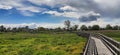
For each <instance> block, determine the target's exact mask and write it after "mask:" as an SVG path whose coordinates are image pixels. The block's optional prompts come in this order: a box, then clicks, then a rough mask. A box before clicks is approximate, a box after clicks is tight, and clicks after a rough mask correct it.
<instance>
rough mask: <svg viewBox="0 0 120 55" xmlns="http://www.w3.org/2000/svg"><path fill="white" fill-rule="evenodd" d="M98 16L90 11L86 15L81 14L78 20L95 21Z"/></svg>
mask: <svg viewBox="0 0 120 55" xmlns="http://www.w3.org/2000/svg"><path fill="white" fill-rule="evenodd" d="M98 18H100V14H99V13H95V12H93V11H91V12H89V13H87V14H86V15H84V16H81V17H80V18H79V20H80V22H91V21H97V19H98Z"/></svg>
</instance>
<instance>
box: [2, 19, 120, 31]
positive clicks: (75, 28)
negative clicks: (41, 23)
mask: <svg viewBox="0 0 120 55" xmlns="http://www.w3.org/2000/svg"><path fill="white" fill-rule="evenodd" d="M64 25H65V27H64V28H61V27H58V28H44V27H38V28H34V29H31V28H29V26H25V27H14V28H11V27H9V28H6V27H4V26H3V25H1V26H0V32H41V31H88V30H120V26H119V25H115V26H111V25H110V24H108V25H106V27H104V28H102V27H100V26H99V25H93V26H86V25H82V26H81V27H79V25H73V26H71V22H70V21H69V20H66V21H65V22H64Z"/></svg>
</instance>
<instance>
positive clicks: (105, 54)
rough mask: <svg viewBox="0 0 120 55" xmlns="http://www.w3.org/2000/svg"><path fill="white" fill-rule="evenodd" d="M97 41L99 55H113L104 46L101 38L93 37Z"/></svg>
mask: <svg viewBox="0 0 120 55" xmlns="http://www.w3.org/2000/svg"><path fill="white" fill-rule="evenodd" d="M91 39H93V40H94V41H95V45H96V47H97V51H98V55H113V54H112V52H111V51H110V50H109V49H108V48H107V47H106V46H105V45H104V44H103V42H102V41H101V40H100V39H99V38H95V37H91Z"/></svg>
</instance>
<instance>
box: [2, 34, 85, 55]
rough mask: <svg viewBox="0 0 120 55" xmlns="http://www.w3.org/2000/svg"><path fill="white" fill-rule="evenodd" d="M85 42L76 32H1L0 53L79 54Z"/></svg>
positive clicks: (35, 54)
mask: <svg viewBox="0 0 120 55" xmlns="http://www.w3.org/2000/svg"><path fill="white" fill-rule="evenodd" d="M85 42H86V39H85V38H82V37H79V36H77V35H76V34H74V33H59V34H58V33H36V34H30V33H1V34H0V55H79V54H80V53H81V52H82V50H83V48H84V45H85Z"/></svg>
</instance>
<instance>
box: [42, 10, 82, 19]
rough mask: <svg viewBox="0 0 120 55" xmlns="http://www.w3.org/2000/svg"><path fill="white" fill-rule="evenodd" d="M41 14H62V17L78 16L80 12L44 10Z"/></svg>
mask: <svg viewBox="0 0 120 55" xmlns="http://www.w3.org/2000/svg"><path fill="white" fill-rule="evenodd" d="M43 14H51V15H55V16H63V17H69V18H79V17H80V14H79V13H77V12H57V11H46V12H43Z"/></svg>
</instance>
